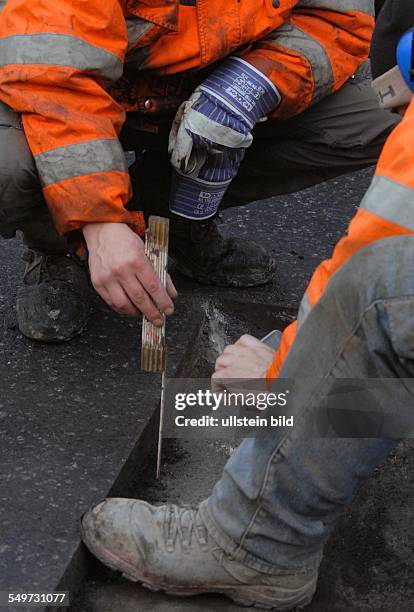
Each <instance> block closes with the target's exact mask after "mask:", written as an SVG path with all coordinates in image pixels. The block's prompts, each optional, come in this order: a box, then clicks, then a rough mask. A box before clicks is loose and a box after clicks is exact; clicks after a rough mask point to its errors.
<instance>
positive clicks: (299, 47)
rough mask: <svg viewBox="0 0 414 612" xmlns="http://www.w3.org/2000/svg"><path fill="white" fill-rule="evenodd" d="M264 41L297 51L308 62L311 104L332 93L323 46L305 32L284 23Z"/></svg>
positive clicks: (327, 58) (332, 76)
mask: <svg viewBox="0 0 414 612" xmlns="http://www.w3.org/2000/svg"><path fill="white" fill-rule="evenodd" d="M266 40H273V41H274V42H275V43H276V44H277V45H280V46H281V47H284V48H285V49H289V50H290V51H297V52H298V53H300V54H301V55H304V56H305V57H306V58H307V59H308V60H309V63H310V65H311V68H312V73H313V79H314V91H313V98H312V103H315V102H317V101H318V100H320V99H321V98H323V97H324V96H326V95H327V94H329V93H330V92H331V91H332V88H333V86H334V75H333V70H332V64H331V62H330V59H329V57H328V54H327V53H326V51H325V49H324V48H323V46H322V45H321V44H320V43H319V42H318V41H317V40H315V39H314V38H312V36H310V35H309V34H308V33H307V32H304V31H303V30H301V29H300V28H297V27H296V26H294V25H292V24H290V23H285V24H283V25H282V26H281V27H280V28H278V29H277V30H274V32H272V33H271V34H269V36H266Z"/></svg>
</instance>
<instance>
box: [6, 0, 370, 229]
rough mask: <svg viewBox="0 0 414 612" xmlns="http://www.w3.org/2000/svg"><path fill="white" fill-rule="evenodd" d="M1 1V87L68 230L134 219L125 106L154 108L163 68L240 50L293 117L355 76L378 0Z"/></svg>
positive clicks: (192, 65)
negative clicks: (130, 79)
mask: <svg viewBox="0 0 414 612" xmlns="http://www.w3.org/2000/svg"><path fill="white" fill-rule="evenodd" d="M1 9H2V10H1ZM0 10H1V13H0V99H1V100H2V101H3V102H5V103H6V104H8V105H9V106H11V107H12V108H13V109H14V110H15V111H18V112H21V113H23V126H24V130H25V133H26V136H27V139H28V142H29V146H30V148H31V151H32V153H33V155H34V157H35V161H36V166H37V169H38V172H39V177H40V180H41V183H42V186H43V190H44V195H45V198H46V201H47V203H48V206H49V208H50V210H51V212H52V215H53V217H54V220H55V223H56V226H57V228H58V230H59V231H60V232H62V233H65V232H68V231H71V230H75V229H78V228H79V227H81V226H82V225H83V224H84V223H88V222H93V221H101V222H104V221H112V222H114V221H117V222H125V223H129V222H130V216H129V213H128V212H127V211H126V210H125V209H124V205H125V204H126V203H127V202H128V200H129V197H130V182H129V176H128V172H127V169H126V164H125V158H124V153H123V151H122V148H121V145H120V143H119V140H118V134H119V132H120V129H121V127H122V125H123V122H124V119H125V110H139V111H140V112H142V113H144V112H148V113H151V112H152V111H153V110H154V109H157V103H156V102H157V101H156V99H155V98H154V99H152V98H151V83H152V82H154V83H155V82H156V84H157V86H156V87H155V85H154V86H153V87H155V89H156V92H155V93H157V92H158V94H159V92H160V91H161V92H162V89H163V88H162V87H160V79H161V80H162V78H164V79H165V82H166V83H168V87H166V90H168V89H169V87H170V84H171V82H172V81H171V79H173V80H174V79H175V78H177V79H178V80H180V79H181V81H182V79H183V74H182V73H183V72H185V75H184V78H186V76H188V78H190V76H192V77H194V72H195V71H197V69H200V68H204V67H206V66H208V65H211V64H213V63H214V62H216V61H218V60H220V59H221V58H224V57H226V56H228V55H229V54H232V53H233V54H234V53H236V54H238V55H241V56H242V57H243V58H245V59H246V61H248V62H250V63H252V64H253V65H255V66H256V67H257V68H258V69H259V70H261V71H262V72H263V73H265V74H266V75H267V76H268V77H269V78H270V79H271V80H272V81H273V82H274V83H275V85H276V86H277V88H278V90H279V91H280V93H281V96H282V103H281V104H280V106H279V107H278V108H277V110H276V111H275V112H274V117H276V118H285V117H289V116H292V115H295V114H298V113H300V112H302V111H303V110H305V109H306V108H307V107H308V106H309V105H310V104H312V103H314V102H316V101H317V100H319V99H321V98H322V97H324V96H326V95H328V94H330V93H331V92H333V91H335V90H337V89H338V88H339V87H340V86H341V85H342V84H343V83H344V82H345V81H347V79H348V78H349V77H350V76H351V75H352V74H353V73H354V72H355V70H356V68H357V67H358V66H359V65H360V64H361V63H362V62H363V61H364V60H365V59H366V57H367V56H368V52H369V44H370V39H371V34H372V30H373V26H374V19H373V15H374V0H53V1H50V0H30V1H28V0H0ZM125 66H126V67H127V72H128V74H129V75H130V74H131V71H132V72H133V73H134V75H135V76H134V83H133V87H131V88H128V87H126V86H125V83H124V82H123V79H124V78H125V76H124V77H122V78H121V76H122V74H123V70H124V67H125ZM180 73H181V74H180ZM154 76H155V77H157V78H158V81H157V80H156V79H155V81H151V79H153V78H154ZM177 82H178V81H177ZM112 87H114V89H113V90H112V89H111V88H112ZM173 89H174V88H173ZM113 91H115V92H117V94H116V95H115V94H114V93H113ZM119 91H120V92H121V94H122V92H124V93H125V95H124V98H122V95H121V97H120V98H119V95H118V94H119Z"/></svg>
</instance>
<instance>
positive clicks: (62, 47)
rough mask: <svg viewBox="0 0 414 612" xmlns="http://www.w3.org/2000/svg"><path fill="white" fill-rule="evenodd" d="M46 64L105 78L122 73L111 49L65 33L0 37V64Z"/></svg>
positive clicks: (111, 79) (120, 64)
mask: <svg viewBox="0 0 414 612" xmlns="http://www.w3.org/2000/svg"><path fill="white" fill-rule="evenodd" d="M9 64H25V65H30V64H46V65H48V66H68V67H70V68H76V69H77V70H81V71H82V72H89V73H91V74H97V75H99V76H100V77H102V78H104V79H105V80H106V81H108V82H111V81H117V80H118V79H119V78H120V77H121V76H122V71H123V62H122V61H121V60H120V59H119V58H118V57H117V56H116V55H114V54H113V53H111V52H109V51H105V50H104V49H100V48H99V47H95V46H94V45H91V44H90V43H87V42H85V41H84V40H82V39H81V38H77V37H76V36H68V35H66V34H48V33H47V34H17V35H14V36H8V37H7V38H3V39H1V40H0V66H7V65H9Z"/></svg>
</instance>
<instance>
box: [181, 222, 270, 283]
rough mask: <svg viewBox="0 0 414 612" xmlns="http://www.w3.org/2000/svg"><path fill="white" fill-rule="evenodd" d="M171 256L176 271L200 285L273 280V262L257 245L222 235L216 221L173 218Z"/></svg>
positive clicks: (249, 241) (267, 281)
mask: <svg viewBox="0 0 414 612" xmlns="http://www.w3.org/2000/svg"><path fill="white" fill-rule="evenodd" d="M170 223H171V225H170V231H171V233H170V253H171V255H172V257H173V259H174V261H175V262H176V266H177V270H178V271H179V272H181V274H183V275H184V276H187V277H189V278H192V279H194V280H196V281H198V282H199V283H202V284H203V285H217V286H219V287H255V286H256V285H264V284H266V283H269V282H270V281H271V280H273V278H274V277H275V273H276V262H275V260H274V259H273V258H272V257H271V256H270V255H269V254H268V253H267V252H266V251H265V250H264V249H263V248H262V247H260V246H259V245H258V244H256V243H255V242H253V241H251V240H244V239H243V240H242V239H240V238H236V237H230V238H227V237H225V236H223V235H222V234H221V232H220V231H219V228H218V226H217V222H216V221H215V220H208V221H190V220H188V219H184V218H180V217H177V216H175V215H174V216H173V218H172V219H171V221H170Z"/></svg>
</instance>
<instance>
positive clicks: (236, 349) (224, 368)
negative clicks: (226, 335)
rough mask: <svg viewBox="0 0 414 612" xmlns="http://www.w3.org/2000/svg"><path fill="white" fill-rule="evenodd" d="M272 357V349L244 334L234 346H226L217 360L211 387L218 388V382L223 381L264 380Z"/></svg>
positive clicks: (273, 354)
mask: <svg viewBox="0 0 414 612" xmlns="http://www.w3.org/2000/svg"><path fill="white" fill-rule="evenodd" d="M274 356H275V352H274V350H273V349H271V348H270V347H269V346H267V345H266V344H264V343H263V342H261V341H260V340H258V339H257V338H254V337H253V336H249V335H247V334H246V335H244V336H242V337H241V338H239V340H237V342H236V343H235V344H230V345H229V346H227V347H226V348H225V349H224V351H223V353H222V354H221V355H220V357H219V358H218V359H217V361H216V368H215V371H214V374H213V376H212V381H213V385H214V384H216V385H218V386H220V385H219V381H221V380H225V379H234V380H237V379H241V378H248V379H250V380H257V379H261V378H265V377H266V372H267V370H268V369H269V367H270V365H271V364H272V361H273V358H274Z"/></svg>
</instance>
